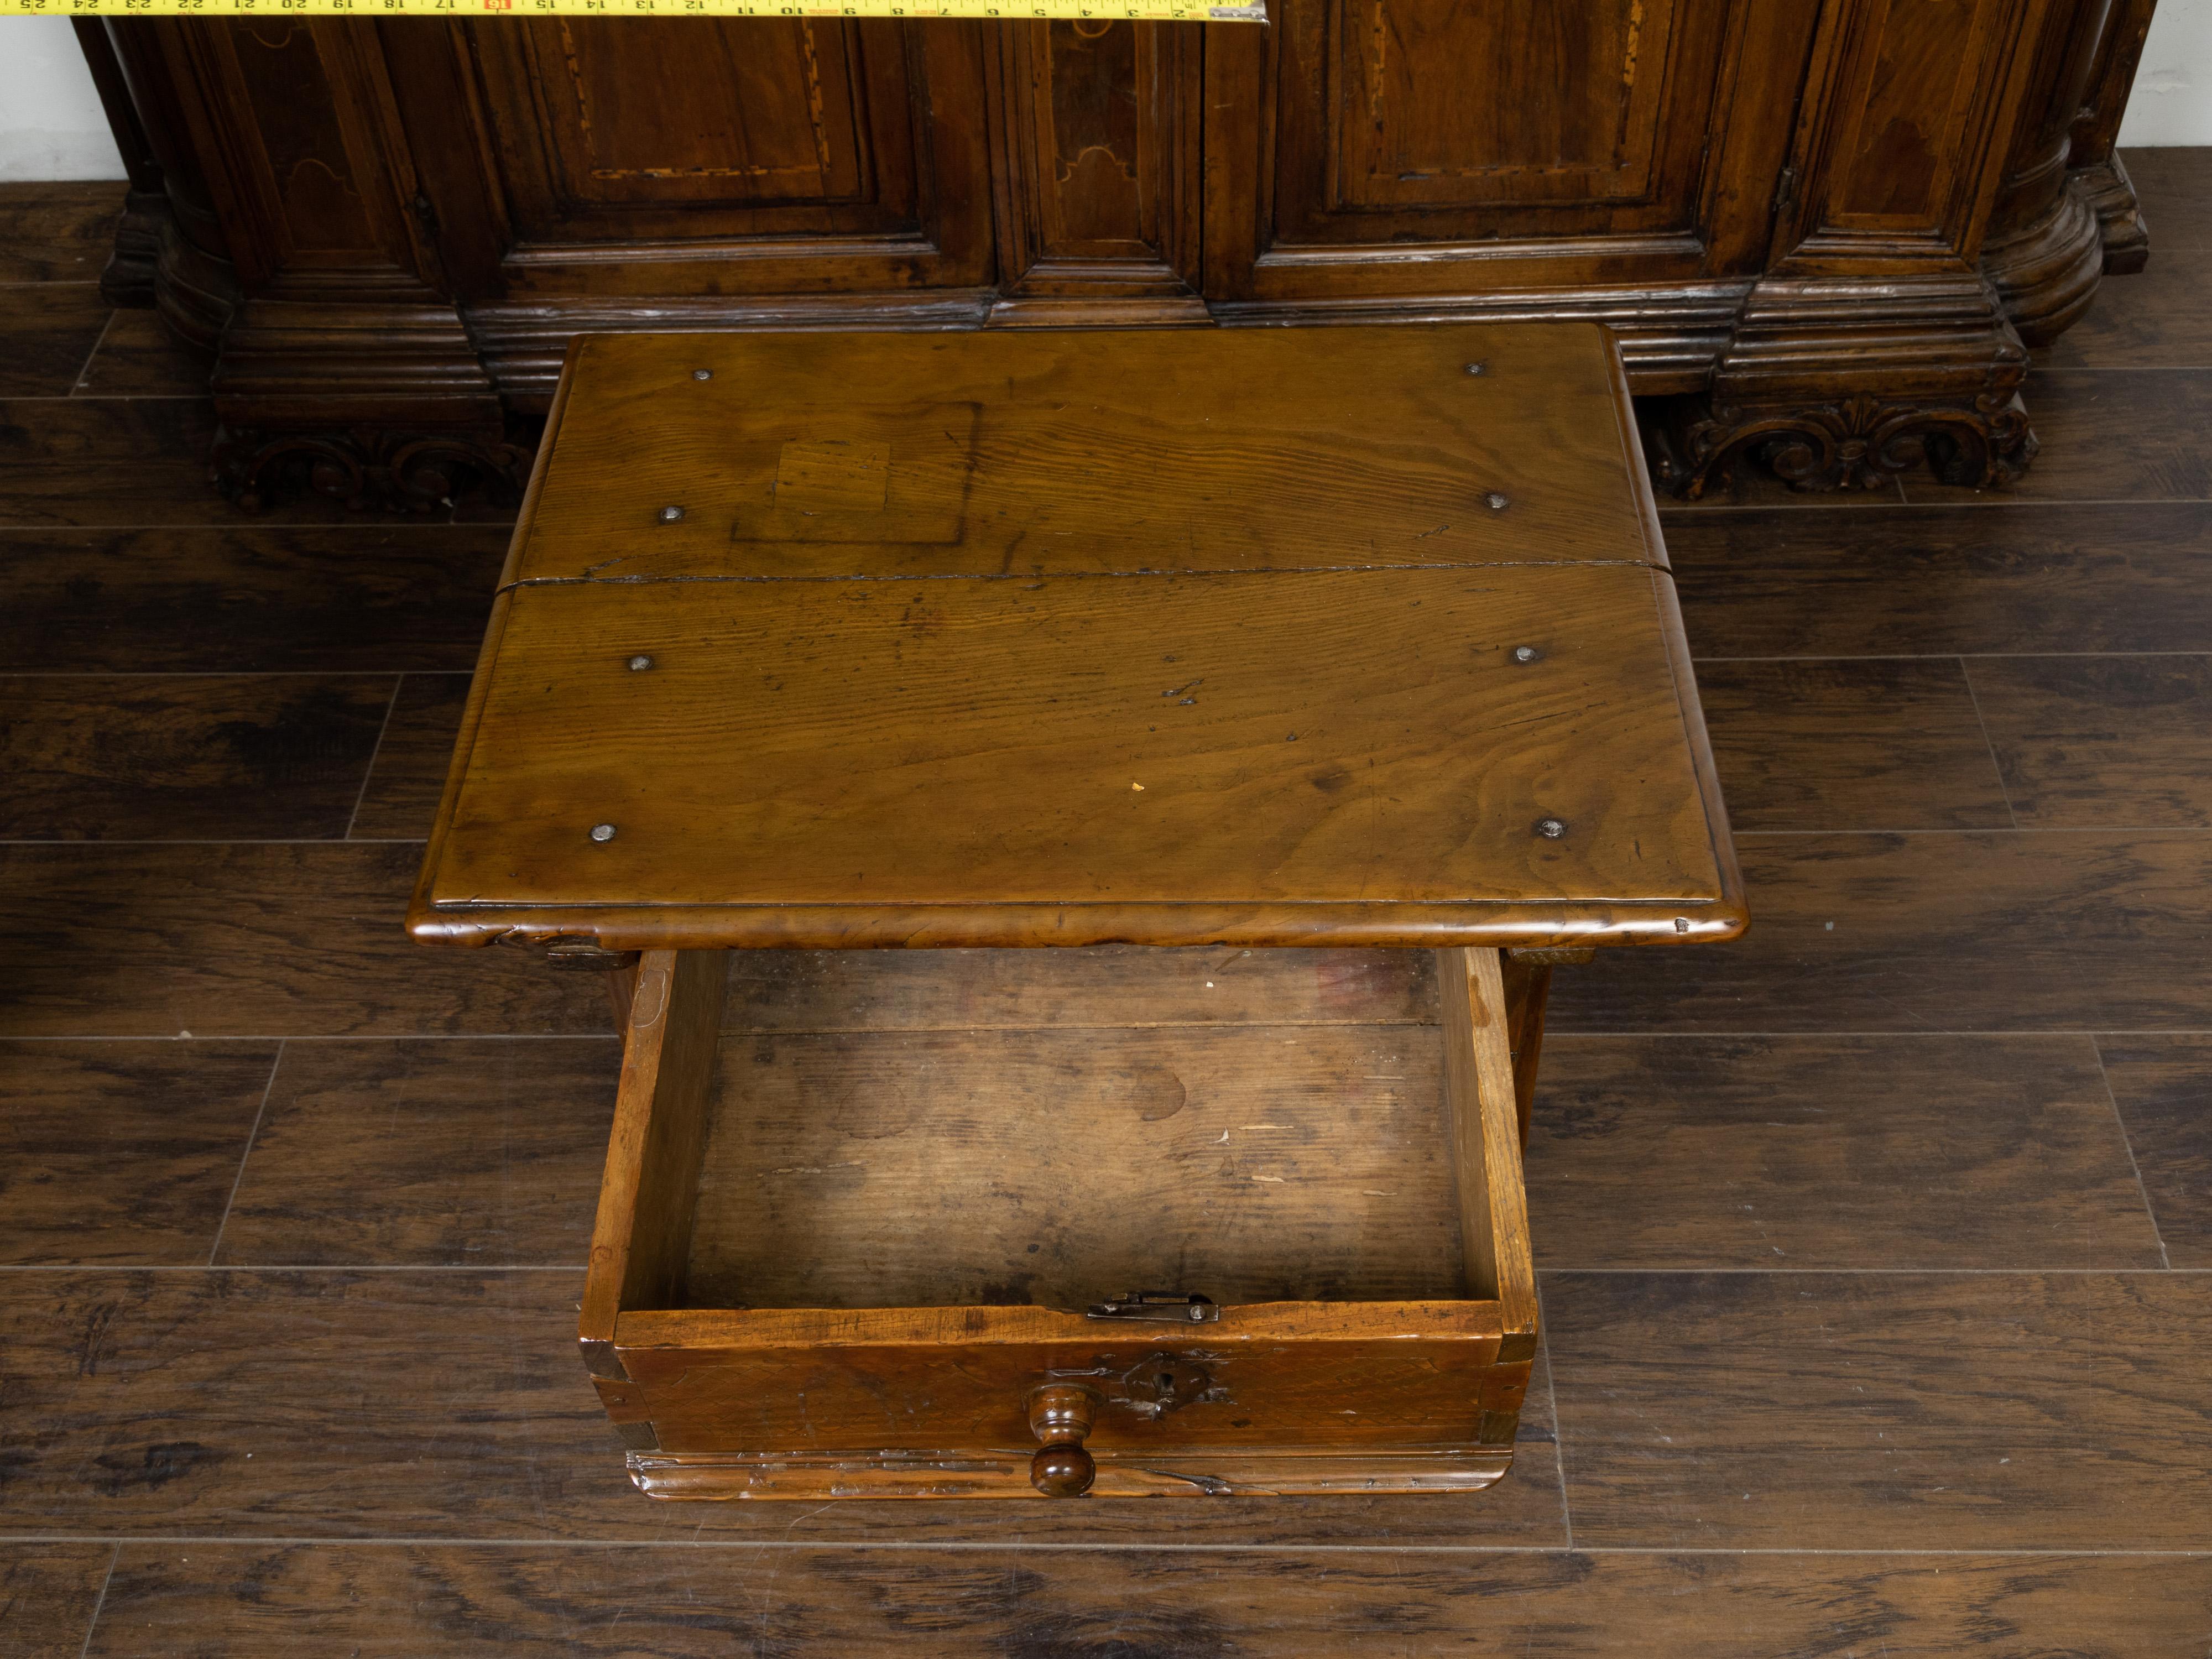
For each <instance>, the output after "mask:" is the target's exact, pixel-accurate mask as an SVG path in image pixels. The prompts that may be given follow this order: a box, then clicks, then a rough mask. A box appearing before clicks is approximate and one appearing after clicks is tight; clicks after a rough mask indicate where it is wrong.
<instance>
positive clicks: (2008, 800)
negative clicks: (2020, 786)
mask: <svg viewBox="0 0 2212 1659" xmlns="http://www.w3.org/2000/svg"><path fill="white" fill-rule="evenodd" d="M1952 660H1953V661H1954V662H1955V663H1957V664H1958V665H1959V678H1961V679H1963V680H1964V681H1966V701H1967V702H1970V703H1972V705H1973V706H1974V724H1975V725H1977V726H1980V727H1981V728H1982V743H1983V745H1984V747H1985V748H1986V749H1988V750H1989V751H1990V767H1991V769H1994V770H1995V771H1996V775H1997V793H1998V794H2000V795H2001V796H2002V797H2003V798H2004V804H2005V816H2006V817H2008V818H2010V819H2011V820H2012V827H2013V828H2014V829H2020V828H2021V822H2020V814H2019V813H2017V812H2015V811H2013V805H2012V790H2011V789H2010V788H2009V787H2008V786H2007V785H2006V783H2005V775H2004V763H2003V762H2002V761H2001V760H1999V759H1998V758H1997V744H1996V738H1992V737H1991V736H1990V723H1989V721H1988V720H1986V719H1984V717H1983V714H1982V697H1981V693H1980V692H1978V691H1977V690H1974V671H1973V670H1972V668H1970V667H1968V666H1967V665H1966V658H1964V657H1954V658H1953V659H1952Z"/></svg>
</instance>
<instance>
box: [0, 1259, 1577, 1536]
mask: <svg viewBox="0 0 2212 1659" xmlns="http://www.w3.org/2000/svg"><path fill="white" fill-rule="evenodd" d="M581 1285H582V1274H581V1273H580V1272H577V1273H568V1272H561V1271H551V1272H508V1273H500V1272H476V1271H471V1270H465V1269H461V1270H454V1269H425V1270H421V1271H409V1270H404V1269H403V1270H392V1271H382V1272H372V1271H356V1272H348V1271H321V1272H299V1273H290V1272H245V1271H236V1270H222V1269H218V1270H214V1271H207V1270H201V1271H195V1272H190V1273H145V1272H136V1273H134V1272H123V1271H111V1272H100V1271H85V1272H45V1273H32V1272H25V1271H20V1270H18V1271H14V1272H6V1271H0V1445H4V1446H5V1447H6V1448H7V1450H8V1456H9V1464H8V1473H9V1488H8V1494H9V1509H8V1513H7V1516H6V1517H5V1518H4V1520H0V1534H5V1533H8V1532H13V1531H20V1530H22V1529H23V1528H24V1525H25V1522H26V1521H28V1522H29V1523H30V1524H31V1525H33V1526H34V1527H35V1528H36V1529H37V1530H38V1531H39V1532H40V1533H41V1534H56V1533H63V1534H66V1533H89V1534H96V1535H99V1536H102V1537H109V1538H114V1537H130V1536H140V1537H143V1536H149V1535H150V1536H160V1537H177V1536H184V1537H189V1538H192V1539H195V1540H197V1539H206V1540H209V1541H216V1540H219V1539H221V1538H222V1536H224V1535H226V1534H228V1535H232V1536H243V1537H249V1538H257V1539H258V1538H276V1537H289V1538H324V1539H343V1538H380V1539H401V1540H404V1539H409V1538H418V1539H435V1538H447V1539H507V1540H527V1539H541V1540H542V1539H564V1538H565V1539H599V1540H617V1541H619V1540H625V1539H626V1540H630V1541H668V1540H679V1541H689V1540H692V1539H695V1538H696V1537H699V1536H701V1535H708V1536H726V1537H731V1538H746V1537H751V1538H759V1539H763V1540H775V1541H780V1542H788V1541H793V1540H797V1541H806V1540H808V1539H836V1538H842V1539H847V1540H864V1539H874V1540H881V1541H890V1542H897V1541H917V1540H921V1541H929V1540H942V1541H960V1540H988V1539H994V1538H995V1539H1000V1540H1003V1541H1038V1542H1052V1541H1057V1542H1062V1543H1080V1542H1125V1543H1126V1542H1150V1541H1158V1536H1159V1533H1160V1529H1161V1528H1162V1527H1163V1526H1167V1525H1171V1526H1172V1527H1173V1528H1175V1533H1176V1537H1177V1538H1178V1539H1181V1540H1183V1541H1189V1542H1193V1543H1207V1542H1212V1543H1231V1544H1248V1545H1261V1544H1264V1545H1269V1546H1273V1545H1281V1544H1307V1545H1314V1544H1337V1543H1345V1542H1358V1541H1375V1540H1378V1539H1383V1538H1389V1539H1392V1540H1396V1541H1403V1542H1407V1543H1416V1544H1423V1543H1425V1544H1438V1543H1449V1544H1454V1545H1480V1544H1483V1543H1492V1544H1513V1545H1518V1546H1531V1545H1533V1546H1537V1547H1547V1548H1548V1547H1559V1546H1560V1545H1563V1544H1564V1543H1565V1541H1566V1539H1565V1527H1564V1524H1563V1522H1562V1518H1561V1508H1560V1497H1559V1468H1558V1462H1557V1460H1556V1444H1555V1437H1554V1436H1553V1432H1552V1427H1551V1421H1552V1419H1551V1413H1550V1392H1551V1391H1550V1383H1549V1381H1548V1374H1547V1372H1546V1371H1544V1370H1543V1369H1542V1360H1541V1358H1540V1359H1539V1362H1538V1364H1539V1370H1538V1373H1537V1376H1536V1378H1535V1379H1534V1383H1532V1386H1531V1388H1530V1390H1529V1397H1528V1407H1527V1408H1526V1409H1525V1411H1524V1413H1523V1416H1522V1438H1521V1444H1520V1449H1519V1450H1518V1452H1517V1453H1516V1462H1515V1467H1514V1468H1513V1471H1512V1472H1511V1474H1509V1475H1508V1476H1507V1477H1506V1479H1505V1480H1504V1481H1503V1482H1501V1483H1500V1484H1499V1485H1498V1486H1495V1487H1493V1488H1492V1489H1491V1491H1490V1492H1487V1493H1486V1494H1484V1495H1483V1496H1482V1497H1480V1498H1470V1499H1466V1500H1457V1499H1449V1498H1446V1499H1443V1500H1435V1499H1429V1498H1330V1499H1316V1500H1310V1501H1304V1502H1299V1503H1295V1504H1275V1503H1249V1504H1231V1503H1222V1504H1213V1503H1190V1504H1182V1503H1178V1504H1173V1505H1172V1507H1171V1508H1169V1507H1166V1506H1164V1505H1162V1504H1158V1503H1155V1502H1151V1501H1146V1502H1143V1503H1127V1504H1042V1503H1038V1504H1024V1503H1014V1504H1003V1503H974V1502H969V1503H959V1502H948V1503H943V1504H934V1503H927V1502H904V1501H893V1502H881V1503H840V1504H783V1503H731V1504H665V1503H656V1502H654V1501H653V1500H652V1499H650V1498H646V1497H644V1496H643V1495H641V1493H639V1492H637V1491H635V1489H634V1488H633V1487H632V1486H630V1484H629V1480H628V1479H627V1478H626V1476H625V1475H624V1474H623V1462H622V1456H621V1452H620V1449H619V1447H618V1446H617V1442H616V1440H615V1437H614V1435H613V1433H612V1432H611V1430H610V1429H609V1428H608V1425H607V1422H606V1413H605V1410H604V1408H603V1407H601V1406H600V1404H599V1398H598V1395H596V1394H595V1393H593V1391H592V1387H591V1384H590V1383H589V1382H588V1380H587V1379H586V1376H585V1374H584V1370H583V1366H582V1364H581V1362H580V1360H579V1359H578V1358H577V1356H576V1351H575V1328H576V1302H577V1297H578V1295H579V1293H580V1289H581Z"/></svg>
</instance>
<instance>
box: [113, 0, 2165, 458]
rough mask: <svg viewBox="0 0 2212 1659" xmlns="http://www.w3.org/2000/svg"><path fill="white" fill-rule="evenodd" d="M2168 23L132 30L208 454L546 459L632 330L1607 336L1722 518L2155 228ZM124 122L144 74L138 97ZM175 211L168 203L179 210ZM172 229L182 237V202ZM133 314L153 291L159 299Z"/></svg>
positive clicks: (152, 26) (143, 210) (2095, 8)
mask: <svg viewBox="0 0 2212 1659" xmlns="http://www.w3.org/2000/svg"><path fill="white" fill-rule="evenodd" d="M2150 5H2151V0H1498V3H1495V4H1486V5H1482V6H1470V5H1466V4H1463V3H1455V0H1279V3H1278V4H1277V6H1276V7H1275V10H1274V17H1273V21H1272V22H1271V23H1270V24H1269V25H1267V27H1255V26H1252V25H1249V24H1211V25H1204V26H1199V25H1177V24H1162V25H1139V24H1132V23H1123V22H1110V21H1068V22H1051V23H1046V22H1034V21H1032V22H1019V23H1007V24H1004V25H981V24H968V23H956V22H946V21H929V22H899V21H891V20H876V19H868V20H859V19H842V20H841V19H831V18H818V19H804V20H791V21H782V20H777V21H765V20H763V21H716V20H707V19H695V20H686V21H668V22H639V21H609V20H603V19H592V18H582V17H568V18H553V19H544V20H529V21H521V20H517V21H489V20H487V21H455V22H441V21H424V20H405V21H385V22H375V23H371V22H355V21H332V20H325V19H314V20H308V19H276V18H269V19H260V18H256V19H251V20H235V19H205V20H200V19H185V18H179V19H150V18H149V19H135V20H130V21H112V22H110V23H108V24H107V25H106V34H105V35H104V36H101V37H100V39H99V40H95V41H94V42H92V43H91V45H92V46H93V48H94V51H95V52H98V51H100V50H102V49H106V48H110V47H112V51H113V52H114V54H115V58H116V59H117V60H118V63H119V64H120V69H121V74H120V76H119V77H111V78H112V79H113V80H115V82H116V85H117V86H118V88H120V87H121V86H122V84H123V83H125V82H127V86H128V94H127V103H119V104H118V107H120V108H121V111H122V114H123V116H125V117H127V119H128V120H129V121H130V122H131V123H133V124H135V128H136V129H137V130H143V134H144V149H145V151H146V158H145V163H144V165H145V168H146V170H147V171H148V172H149V173H157V174H158V178H159V181H160V183H159V192H158V193H153V192H149V191H147V190H146V189H145V188H144V186H143V182H142V187H141V189H140V191H139V192H138V193H137V195H136V196H134V203H136V204H138V206H139V208H140V211H139V212H137V214H135V215H134V218H133V222H132V235H133V237H134V238H135V240H134V243H133V250H134V251H133V252H132V253H131V256H130V257H131V258H133V259H135V260H136V261H137V264H136V266H135V267H134V269H136V270H139V271H141V272H145V271H146V266H147V264H148V261H147V259H146V249H147V247H148V246H149V245H150V242H151V233H154V232H158V240H159V248H158V254H157V255H156V256H155V258H153V259H152V260H151V261H150V264H151V270H150V272H149V273H147V274H148V275H149V276H150V282H144V283H143V285H144V286H146V287H149V288H150V290H151V293H152V295H153V297H154V298H155V300H156V301H157V302H158V303H159V304H160V306H161V308H162V310H163V312H164V313H165V315H167V318H168V319H169V320H170V321H171V323H172V324H173V325H174V326H175V327H176V328H178V329H179V331H182V332H183V333H185V335H187V336H189V337H192V338H194V339H196V340H198V341H200V342H202V343H205V344H207V345H209V346H210V347H212V348H214V349H215V350H216V369H215V378H214V391H215V395H216V399H217V403H218V407H219V410H220V413H221V415H222V420H223V422H224V432H223V436H222V440H221V442H220V447H219V455H218V462H219V469H220V471H221V473H222V476H223V477H224V478H225V480H226V482H227V483H228V487H230V488H232V489H234V490H237V491H239V492H240V493H241V494H242V495H246V496H249V497H251V496H253V495H258V494H260V493H263V492H265V491H266V490H268V489H270V488H272V487H276V485H277V484H278V483H280V481H282V480H283V479H284V478H286V477H296V476H298V475H300V474H301V470H302V469H303V468H305V469H306V471H307V474H308V475H309V476H311V477H312V479H313V482H314V483H317V484H318V485H319V487H321V488H324V489H331V490H332V491H334V492H336V493H338V494H342V495H346V496H348V497H349V499H356V500H360V501H394V500H396V501H410V500H413V501H423V500H429V499H435V498H436V497H438V496H440V495H443V494H445V493H446V491H447V489H448V488H449V486H451V485H452V484H453V483H455V482H456V481H457V474H458V473H459V471H462V470H475V471H489V472H491V473H493V474H495V475H500V476H502V477H507V478H508V479H510V480H512V479H513V477H516V476H517V475H518V472H519V469H520V468H521V467H522V466H524V465H526V460H527V454H528V449H527V441H528V430H527V422H528V417H529V416H532V415H534V414H537V413H539V412H542V411H543V410H544V407H545V404H546V400H547V399H548V398H549V397H550V393H551V390H552V386H553V382H554V379H555V375H556V371H557V369H558V367H559V363H560V361H561V358H562V354H563V353H564V351H565V350H566V349H567V347H568V342H569V341H570V340H571V339H572V338H573V337H574V336H576V335H577V334H579V333H581V332H589V331H605V330H617V329H621V330H640V329H643V330H655V329H675V328H681V329H696V328H702V327H706V328H784V327H900V328H969V327H995V326H1035V325H1047V326H1050V325H1063V326H1066V325H1074V326H1097V325H1121V324H1141V325H1164V324H1192V325H1213V324H1230V325H1235V324H1254V323H1280V322H1289V321H1341V322H1358V321H1372V322H1384V321H1401V320H1413V319H1438V318H1458V319H1484V318H1495V319H1541V318H1551V319H1568V318H1580V319H1596V320H1599V321H1602V322H1605V323H1607V325H1610V326H1611V327H1613V329H1614V330H1615V331H1617V332H1618V333H1619V334H1620V337H1621V340H1622V345H1623V349H1624V352H1625V355H1626V361H1627V364H1628V369H1629V374H1630V376H1631V380H1632V385H1633V386H1634V388H1635V390H1636V391H1638V392H1640V393H1646V394H1664V395H1667V396H1668V397H1669V398H1671V399H1672V401H1671V402H1670V403H1669V404H1668V405H1667V407H1666V409H1665V410H1664V411H1663V417H1662V418H1660V419H1657V420H1655V422H1653V429H1654V441H1655V444H1656V446H1657V447H1658V448H1659V450H1660V452H1661V453H1660V465H1661V469H1662V473H1663V474H1665V475H1666V476H1668V477H1670V478H1671V479H1672V480H1673V481H1674V483H1676V484H1677V485H1678V487H1680V488H1682V489H1686V490H1689V491H1693V492H1694V491H1695V490H1697V489H1701V488H1702V487H1703V486H1704V484H1705V482H1706V480H1707V479H1709V478H1710V477H1712V476H1713V475H1714V474H1715V473H1716V472H1717V471H1722V470H1724V469H1726V468H1727V467H1729V465H1733V464H1735V462H1736V461H1737V460H1738V459H1741V458H1742V457H1745V456H1752V457H1755V458H1757V459H1761V460H1764V461H1765V462H1766V463H1767V464H1769V465H1773V466H1774V467H1776V468H1777V469H1778V471H1781V472H1782V473H1784V476H1786V477H1790V478H1792V479H1793V480H1794V481H1796V482H1797V483H1802V484H1804V485H1806V486H1808V487H1832V486H1836V485H1843V484H1862V483H1880V482H1881V481H1882V480H1884V479H1886V478H1887V477H1890V476H1893V474H1894V473H1896V472H1897V471H1899V470H1901V469H1903V468H1905V467H1906V466H1910V465H1917V464H1919V463H1920V462H1921V460H1922V459H1923V458H1926V459H1932V460H1933V461H1934V462H1935V464H1936V466H1937V468H1938V470H1939V471H1941V472H1942V475H1943V476H1944V477H1947V478H1949V479H1952V480H1954V481H1955V482H1959V483H1973V484H1983V483H1997V482H2002V480H2003V479H2005V478H2006V477H2009V476H2011V475H2012V474H2013V473H2014V472H2015V471H2017V470H2018V469H2019V468H2020V467H2021V466H2022V465H2026V464H2027V459H2028V458H2029V457H2030V456H2031V455H2032V454H2033V447H2034V439H2033V435H2032V434H2031V432H2030V430H2029V428H2028V424H2027V415H2026V412H2025V410H2024V409H2023V406H2022V405H2021V402H2020V400H2019V398H2018V397H2017V395H2016V394H2017V392H2018V391H2019V388H2020V386H2021V380H2023V378H2024V376H2025V374H2026V369H2027V355H2026V349H2025V348H2026V346H2027V345H2028V344H2033V343H2038V342H2039V341H2042V340H2046V339H2048V338H2050V337H2053V336H2055V335H2056V334H2057V332H2058V331H2061V330H2063V328H2064V327H2065V326H2066V325H2068V324H2069V323H2070V322H2071V321H2073V320H2074V319H2075V318H2076V317H2078V316H2079V315H2080V314H2081V311H2082V310H2083V309H2084V308H2085V307H2087V303H2088V301H2089V298H2090V296H2091V295H2093V292H2094V290H2095V287H2096V284H2097V283H2098V282H2099V281H2100V278H2101V276H2103V275H2104V274H2105V273H2106V271H2108V270H2129V269H2134V268H2136V267H2138V266H2139V265H2140V264H2142V259H2143V258H2144V255H2145V251H2146V247H2147V243H2146V240H2145V236H2144V231H2143V227H2142V222H2141V219H2140V216H2139V215H2138V214H2137V213H2136V210H2135V204H2134V200H2133V196H2132V192H2131V191H2130V189H2129V187H2128V184H2127V179H2126V175H2125V173H2124V170H2123V169H2122V168H2121V167H2120V164H2119V162H2118V158H2117V157H2116V156H2115V155H2114V154H2113V151H2112V135H2113V133H2114V132H2115V131H2117V127H2118V118H2119V112H2120V110H2121V108H2122V107H2123V106H2124V103H2125V100H2126V94H2127V89H2128V86H2129V83H2130V80H2131V78H2132V76H2133V71H2134V65H2135V61H2136V55H2137V53H2138V52H2139V51H2140V48H2141V45H2142V33H2143V31H2144V29H2145V27H2147V26H2148V18H2149V13H2150ZM120 98H121V94H120V93H119V90H118V100H120ZM164 200H166V204H167V211H166V215H164V214H162V213H161V211H160V209H161V204H162V203H163V201H164ZM149 204H150V205H149ZM121 285H126V286H127V285H128V284H127V283H122V284H121Z"/></svg>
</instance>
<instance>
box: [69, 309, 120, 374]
mask: <svg viewBox="0 0 2212 1659" xmlns="http://www.w3.org/2000/svg"><path fill="white" fill-rule="evenodd" d="M94 286H95V287H97V286H98V284H97V283H95V284H94ZM116 311H117V307H113V306H110V307H108V308H107V319H106V321H105V322H103V323H101V324H100V337H99V338H97V339H95V340H94V342H93V343H92V349H91V350H89V351H88V352H86V353H85V354H84V365H83V367H82V368H79V369H78V370H77V372H76V380H72V381H70V390H69V395H70V397H72V398H74V397H76V389H77V388H78V387H79V386H82V385H84V383H85V382H86V380H88V379H89V378H90V376H91V374H92V363H93V359H94V358H95V357H97V356H100V347H102V346H104V345H106V343H107V331H108V330H109V329H111V328H113V327H114V326H115V317H116Z"/></svg>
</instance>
